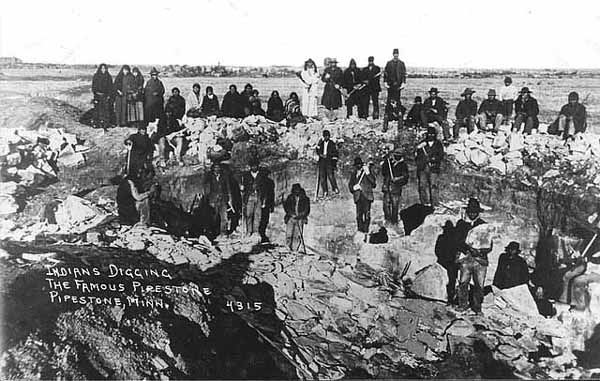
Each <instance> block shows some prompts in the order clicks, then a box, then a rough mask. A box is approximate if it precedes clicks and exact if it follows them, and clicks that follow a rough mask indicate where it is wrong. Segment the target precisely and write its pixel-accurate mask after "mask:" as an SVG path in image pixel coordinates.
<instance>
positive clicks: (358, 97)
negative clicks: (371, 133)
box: [343, 58, 366, 118]
mask: <svg viewBox="0 0 600 381" xmlns="http://www.w3.org/2000/svg"><path fill="white" fill-rule="evenodd" d="M343 83H344V85H343V87H344V89H346V91H347V92H348V98H347V99H346V117H347V118H349V117H351V116H352V108H353V107H354V106H357V107H358V117H359V118H362V117H365V115H364V111H363V106H364V102H363V101H362V96H363V89H364V87H365V84H364V83H363V82H362V73H361V71H360V69H359V68H358V67H357V66H356V61H355V60H354V58H352V59H351V60H350V64H349V65H348V68H347V69H346V70H344V77H343ZM365 118H366V117H365Z"/></svg>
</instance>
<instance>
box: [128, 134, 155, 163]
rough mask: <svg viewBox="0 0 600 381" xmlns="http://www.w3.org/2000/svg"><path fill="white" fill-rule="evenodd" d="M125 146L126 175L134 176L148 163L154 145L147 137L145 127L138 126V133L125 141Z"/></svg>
mask: <svg viewBox="0 0 600 381" xmlns="http://www.w3.org/2000/svg"><path fill="white" fill-rule="evenodd" d="M125 145H126V146H127V174H129V175H135V174H136V173H138V171H139V170H140V169H143V168H144V167H145V164H146V163H150V161H151V160H152V156H153V153H154V144H152V141H151V140H150V138H149V137H148V133H147V131H146V126H145V125H141V124H140V125H138V131H137V133H135V134H132V135H129V137H128V138H127V139H125Z"/></svg>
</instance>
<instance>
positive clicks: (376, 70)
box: [362, 65, 381, 94]
mask: <svg viewBox="0 0 600 381" xmlns="http://www.w3.org/2000/svg"><path fill="white" fill-rule="evenodd" d="M380 73H381V68H380V67H379V66H377V65H373V67H372V68H371V67H370V66H367V67H365V68H363V69H362V78H363V81H365V83H366V84H367V87H366V88H365V90H366V91H367V92H368V93H369V94H375V93H379V92H380V91H381V85H380V80H381V75H378V74H380Z"/></svg>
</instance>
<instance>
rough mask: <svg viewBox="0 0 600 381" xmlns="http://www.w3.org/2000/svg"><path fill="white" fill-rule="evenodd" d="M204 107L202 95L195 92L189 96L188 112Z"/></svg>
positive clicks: (186, 104)
mask: <svg viewBox="0 0 600 381" xmlns="http://www.w3.org/2000/svg"><path fill="white" fill-rule="evenodd" d="M201 105H202V95H200V94H198V95H196V93H194V92H193V91H192V92H191V93H190V94H189V95H188V97H187V100H186V102H185V106H186V108H187V109H188V110H191V109H194V108H200V106H201Z"/></svg>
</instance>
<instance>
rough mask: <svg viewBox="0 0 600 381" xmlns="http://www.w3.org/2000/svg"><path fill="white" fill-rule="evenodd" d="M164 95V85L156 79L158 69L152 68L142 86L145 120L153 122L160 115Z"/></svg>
mask: <svg viewBox="0 0 600 381" xmlns="http://www.w3.org/2000/svg"><path fill="white" fill-rule="evenodd" d="M164 95H165V87H164V86H163V83H162V82H161V81H160V79H158V70H156V68H152V71H151V72H150V79H149V80H148V82H147V83H146V87H145V88H144V116H145V117H146V122H154V121H155V120H156V119H159V118H160V117H161V116H162V114H163V104H164V103H165V100H164V98H163V96H164Z"/></svg>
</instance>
